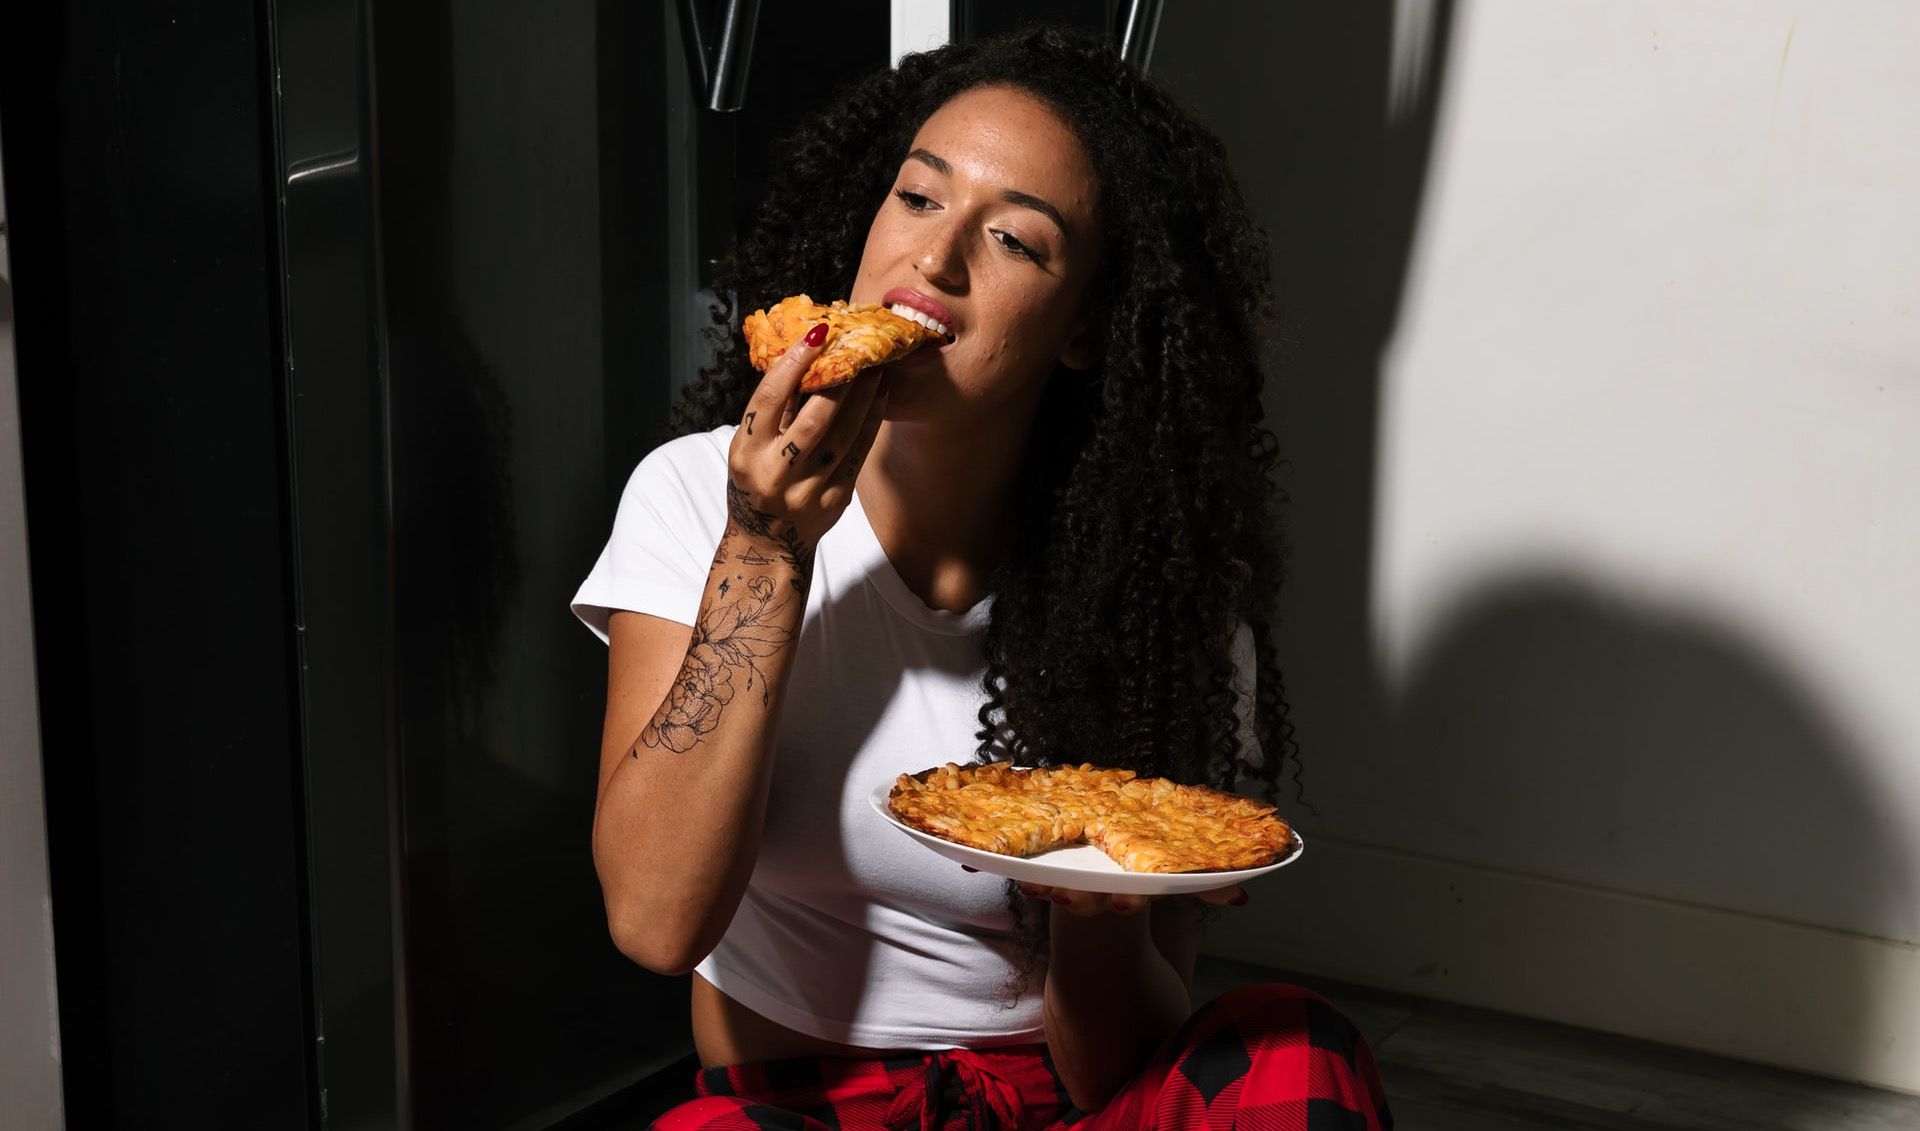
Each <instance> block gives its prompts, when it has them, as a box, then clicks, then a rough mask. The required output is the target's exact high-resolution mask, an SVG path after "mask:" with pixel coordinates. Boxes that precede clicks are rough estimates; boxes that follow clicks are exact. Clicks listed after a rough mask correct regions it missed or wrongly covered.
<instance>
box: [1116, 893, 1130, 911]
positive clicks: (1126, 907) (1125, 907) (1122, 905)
mask: <svg viewBox="0 0 1920 1131" xmlns="http://www.w3.org/2000/svg"><path fill="white" fill-rule="evenodd" d="M1113 909H1114V910H1115V911H1119V912H1122V913H1124V912H1128V911H1132V910H1133V900H1131V899H1121V898H1120V897H1119V896H1115V897H1114V899H1113Z"/></svg>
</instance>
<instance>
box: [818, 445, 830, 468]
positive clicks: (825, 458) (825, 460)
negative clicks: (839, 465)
mask: <svg viewBox="0 0 1920 1131" xmlns="http://www.w3.org/2000/svg"><path fill="white" fill-rule="evenodd" d="M820 466H821V467H832V466H833V449H831V448H828V449H826V450H824V451H822V452H821V453H820Z"/></svg>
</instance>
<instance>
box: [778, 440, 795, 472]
mask: <svg viewBox="0 0 1920 1131" xmlns="http://www.w3.org/2000/svg"><path fill="white" fill-rule="evenodd" d="M780 454H781V455H783V456H786V457H787V466H788V467H792V466H793V461H795V460H797V459H799V458H800V445H798V444H796V443H794V442H793V441H792V440H788V441H787V446H786V447H784V448H781V449H780Z"/></svg>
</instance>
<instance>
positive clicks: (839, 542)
mask: <svg viewBox="0 0 1920 1131" xmlns="http://www.w3.org/2000/svg"><path fill="white" fill-rule="evenodd" d="M732 435H733V429H732V428H731V427H725V428H719V429H715V430H714V431H712V432H708V433H705V434H702V435H696V436H686V437H682V438H680V439H678V440H675V441H672V442H671V443H668V444H666V445H664V446H662V447H660V448H659V449H657V450H655V451H654V452H653V453H652V454H651V455H649V456H648V457H647V458H646V459H645V460H644V461H642V463H641V464H640V467H639V468H638V470H636V471H635V472H634V474H633V477H632V479H631V480H630V481H629V482H628V484H627V489H626V492H625V494H624V495H623V497H622V498H621V502H620V510H619V514H618V516H617V517H616V518H615V520H614V527H613V537H612V539H611V540H610V541H609V542H608V543H607V547H606V549H605V550H604V551H602V552H601V555H600V560H599V561H598V562H597V563H595V565H594V567H593V572H592V573H591V574H590V575H589V576H588V577H587V580H586V582H585V583H584V584H582V585H581V587H580V591H579V592H578V593H577V594H576V595H575V596H574V599H573V611H574V613H575V614H576V615H578V616H579V617H580V619H581V620H582V621H584V622H586V624H587V626H588V627H589V628H591V629H593V630H594V631H595V632H596V633H598V634H599V635H600V637H601V639H603V640H604V639H606V635H607V620H608V618H609V616H610V615H611V614H612V612H613V611H614V610H616V609H627V610H632V611H635V612H642V613H650V614H652V615H654V616H657V617H663V618H665V619H667V620H672V621H677V622H679V623H681V624H692V623H693V620H694V617H695V615H696V613H697V612H698V610H699V607H700V597H701V594H702V592H703V591H704V589H705V587H706V581H707V570H708V567H709V565H710V564H711V563H712V560H713V551H714V547H715V546H717V545H718V544H719V541H720V535H721V531H722V529H723V527H724V526H725V524H726V458H727V445H728V442H729V440H730V438H731V437H732ZM987 614H988V602H982V603H981V604H979V605H976V606H975V607H974V608H972V609H970V610H968V611H967V612H966V613H964V614H961V615H955V614H951V613H945V612H940V611H937V610H934V609H929V608H928V607H927V606H926V605H925V604H924V603H923V602H921V600H920V599H919V598H918V597H916V596H914V594H913V593H912V592H911V591H910V590H909V589H908V588H907V586H906V583H905V582H903V581H901V580H900V577H899V575H898V574H897V573H895V572H894V569H893V566H892V564H891V563H890V562H888V561H887V557H886V553H885V552H884V551H883V550H882V549H881V547H880V543H879V542H878V541H877V540H876V539H875V537H874V534H873V529H872V527H870V526H869V525H868V524H867V518H866V514H865V513H864V512H863V511H862V510H861V507H860V501H859V499H858V498H857V497H856V498H855V499H854V501H853V503H852V504H851V505H850V506H849V507H848V508H847V511H846V514H845V515H843V516H842V517H841V519H840V521H839V522H838V523H836V524H835V525H834V527H833V529H832V530H830V531H829V532H828V533H827V534H826V536H825V537H824V538H822V539H821V541H820V545H819V547H818V548H817V549H816V551H815V554H814V572H813V586H812V590H811V592H810V593H809V594H808V597H807V611H806V620H805V623H804V626H803V628H802V630H801V635H800V642H799V652H798V654H797V655H796V657H795V660H794V665H793V668H792V672H791V676H790V681H791V682H790V683H789V684H788V687H787V694H786V701H785V704H784V708H783V710H782V714H781V718H780V728H779V739H778V747H777V750H776V754H775V760H774V768H773V783H772V792H771V795H770V797H769V800H768V805H767V824H766V832H765V839H764V840H763V841H762V844H761V849H760V859H759V861H758V863H757V864H756V865H755V867H754V871H753V877H752V879H751V880H750V881H749V883H748V885H747V892H746V896H745V898H744V899H742V901H741V903H740V909H739V911H738V912H737V913H735V915H734V918H733V922H732V924H731V925H730V926H729V927H728V928H727V933H726V936H725V937H724V938H723V939H722V940H721V941H720V945H719V946H718V947H716V948H715V949H714V951H713V953H712V954H710V955H708V956H707V958H706V960H705V961H703V962H702V963H701V964H700V966H699V971H700V974H701V975H702V976H703V977H705V978H706V979H707V980H708V981H710V982H712V983H713V984H714V985H715V986H716V987H718V988H719V989H720V990H721V991H722V992H723V993H725V994H726V995H727V996H728V997H731V998H733V999H734V1000H736V1001H738V1002H740V1003H741V1004H742V1005H745V1006H746V1007H747V1008H749V1009H751V1010H753V1011H754V1012H756V1013H759V1014H761V1015H762V1016H765V1017H768V1018H771V1019H772V1020H774V1021H776V1022H778V1023H779V1024H781V1025H785V1026H787V1027H788V1028H790V1029H795V1030H798V1031H800V1032H802V1033H807V1034H810V1035H812V1036H816V1037H822V1038H825V1039H827V1040H831V1041H839V1042H843V1043H846V1044H854V1045H865V1046H870V1047H876V1048H924V1049H938V1048H953V1047H975V1048H977V1047H984V1046H991V1045H1001V1044H1014V1043H1024V1042H1030V1041H1038V1040H1041V1039H1042V1038H1043V1032H1042V1028H1041V1021H1040V991H1039V982H1038V979H1037V978H1036V979H1035V981H1034V984H1033V985H1032V986H1031V987H1030V988H1029V989H1028V990H1027V992H1025V993H1023V994H1020V995H1019V996H1018V997H1016V996H1014V994H1013V992H1012V989H1011V982H1012V980H1013V977H1014V973H1015V970H1016V965H1015V964H1016V962H1018V960H1019V959H1020V956H1021V954H1022V950H1021V944H1020V942H1019V941H1018V940H1017V939H1016V938H1014V937H1013V936H1012V935H1011V933H1010V930H1011V923H1012V920H1011V917H1010V915H1009V914H1008V911H1007V908H1006V895H1005V890H1006V889H1005V883H1006V881H1004V880H1002V879H1000V878H998V877H994V876H990V875H985V874H970V873H967V872H963V871H961V869H960V866H959V865H957V864H954V863H952V862H950V861H948V860H945V859H943V858H941V857H940V856H938V855H936V854H934V853H933V852H930V851H928V850H927V849H926V848H924V847H922V846H920V845H918V844H915V843H914V842H913V841H911V840H909V839H908V838H907V837H905V836H903V835H902V834H901V833H900V832H898V831H897V830H895V829H893V828H891V827H890V826H888V825H887V824H886V822H885V821H883V820H882V819H881V818H880V817H879V815H878V814H876V813H874V811H873V810H872V808H870V807H869V805H868V801H867V795H868V794H869V793H870V792H871V791H872V790H873V788H874V787H875V786H876V785H878V784H879V783H881V782H890V781H892V780H893V778H894V777H895V776H897V775H899V774H901V773H903V772H911V771H915V770H922V769H925V768H927V767H929V766H934V765H938V764H940V763H943V762H961V763H965V762H968V761H971V760H972V759H973V754H974V749H975V745H976V743H975V739H974V733H975V731H976V730H978V728H979V722H978V718H977V712H978V710H979V707H980V705H981V703H982V702H983V701H984V694H983V692H982V691H981V687H980V678H981V674H982V672H983V670H984V660H983V659H982V656H981V651H980V648H981V634H982V632H984V630H985V629H986V626H987ZM698 756H699V754H698V752H697V751H695V752H693V753H689V754H687V755H685V757H698Z"/></svg>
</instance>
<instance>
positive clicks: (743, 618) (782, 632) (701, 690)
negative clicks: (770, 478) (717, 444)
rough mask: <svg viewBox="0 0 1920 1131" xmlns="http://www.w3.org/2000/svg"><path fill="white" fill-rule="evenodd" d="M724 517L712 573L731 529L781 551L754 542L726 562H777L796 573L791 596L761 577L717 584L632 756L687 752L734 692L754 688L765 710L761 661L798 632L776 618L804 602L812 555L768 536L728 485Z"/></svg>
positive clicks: (796, 543) (764, 516)
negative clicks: (644, 750) (771, 552)
mask: <svg viewBox="0 0 1920 1131" xmlns="http://www.w3.org/2000/svg"><path fill="white" fill-rule="evenodd" d="M727 520H728V521H727V532H726V535H724V536H723V537H722V538H721V543H720V544H721V546H722V550H721V551H720V552H719V553H718V554H716V555H715V557H714V560H713V564H714V566H715V568H719V567H720V566H722V565H723V564H724V563H725V562H726V560H727V558H728V555H727V553H726V551H725V549H724V547H725V546H726V544H727V542H728V541H729V540H730V539H731V537H732V536H733V535H734V534H735V533H736V532H742V533H746V534H752V535H755V536H758V537H760V538H765V539H771V540H773V541H774V542H776V543H777V544H778V545H779V547H780V557H779V558H771V557H768V556H767V555H766V554H764V553H762V552H761V551H760V549H759V548H758V546H755V545H749V546H748V547H747V548H746V549H745V550H741V551H738V552H736V553H735V554H733V555H732V557H733V558H734V560H736V561H738V562H739V563H740V564H742V565H747V566H753V567H758V568H765V567H766V566H770V565H774V564H776V563H777V562H779V561H781V560H784V561H785V562H786V563H787V564H788V565H789V566H791V567H793V569H794V570H795V572H796V573H797V574H798V576H797V577H795V578H793V579H791V581H792V585H793V588H794V590H795V592H794V593H793V594H783V593H782V592H781V590H780V587H779V586H778V585H777V584H776V583H775V581H774V579H773V578H771V577H766V576H764V575H761V576H751V577H749V576H744V575H739V574H736V575H735V576H733V577H731V578H727V577H723V578H721V579H720V584H719V585H718V586H716V587H715V589H714V596H713V598H712V599H711V600H709V601H708V602H707V603H706V604H705V605H704V606H703V607H702V612H701V616H700V621H699V623H698V624H696V625H694V627H693V640H692V641H691V642H690V643H689V644H688V645H687V658H686V660H685V661H684V662H682V663H681V665H680V674H679V675H678V676H676V677H674V681H673V687H672V689H671V690H669V691H668V692H667V698H666V701H665V702H663V703H661V704H660V709H659V710H658V711H656V712H654V716H653V719H652V720H651V721H649V722H648V723H647V726H646V729H645V730H642V731H641V732H640V741H639V742H637V743H635V744H634V746H633V749H632V750H630V751H629V753H631V754H632V755H633V756H634V757H636V758H638V757H639V756H640V747H641V746H642V745H645V746H647V747H649V748H650V749H656V750H657V749H659V748H661V747H665V748H667V749H668V750H671V751H673V752H674V753H676V754H684V753H686V752H687V751H689V750H691V749H693V747H694V745H695V744H696V743H698V742H699V741H700V738H701V736H702V735H705V734H707V733H708V732H710V731H712V730H713V728H715V727H717V726H719V725H720V714H721V712H722V711H723V710H724V709H725V708H726V706H727V704H729V703H731V702H733V697H734V695H735V694H737V693H738V692H739V691H742V690H745V691H752V690H754V687H755V685H756V684H758V686H759V691H760V702H761V703H762V704H763V705H764V704H765V703H766V702H767V701H768V697H769V695H770V694H771V692H770V689H769V688H768V687H767V676H766V672H765V671H763V670H762V669H761V667H760V661H762V660H765V659H766V658H768V657H769V656H773V655H775V654H777V653H778V652H780V651H781V650H782V649H784V648H786V647H787V646H789V645H791V644H792V643H793V641H794V638H795V637H796V636H797V635H798V630H797V629H795V628H789V627H788V626H787V625H786V624H785V623H784V621H783V619H782V614H783V613H785V611H786V609H787V606H788V604H789V603H790V602H792V601H795V600H802V601H804V600H805V599H806V592H807V581H808V579H809V577H810V576H811V573H812V570H813V552H812V551H811V550H809V549H807V547H806V546H805V544H804V543H802V542H801V541H800V539H799V537H798V536H797V535H796V534H794V533H793V532H792V531H791V530H788V531H787V532H785V533H784V534H774V533H773V530H772V524H773V522H774V518H773V516H772V515H770V514H768V513H766V512H765V511H762V510H759V509H758V508H756V507H754V506H753V504H752V503H751V502H749V501H748V499H747V493H746V492H745V491H742V490H740V488H738V487H736V486H734V485H733V484H732V483H731V482H729V483H728V484H727ZM736 582H738V583H739V584H735V583H736ZM736 680H738V681H739V684H738V686H736V684H735V681H736Z"/></svg>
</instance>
